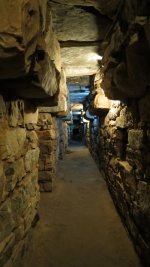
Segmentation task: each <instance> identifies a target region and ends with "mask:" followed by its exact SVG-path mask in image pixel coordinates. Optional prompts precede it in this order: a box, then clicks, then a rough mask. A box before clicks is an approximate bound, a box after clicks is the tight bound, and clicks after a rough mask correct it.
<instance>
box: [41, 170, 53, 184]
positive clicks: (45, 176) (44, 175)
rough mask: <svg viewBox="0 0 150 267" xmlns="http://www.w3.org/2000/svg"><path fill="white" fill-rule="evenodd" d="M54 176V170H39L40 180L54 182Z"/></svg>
mask: <svg viewBox="0 0 150 267" xmlns="http://www.w3.org/2000/svg"><path fill="white" fill-rule="evenodd" d="M54 176H55V174H54V172H52V171H39V182H45V181H50V182H52V181H53V179H54Z"/></svg>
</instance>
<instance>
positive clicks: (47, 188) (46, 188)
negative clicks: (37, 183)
mask: <svg viewBox="0 0 150 267" xmlns="http://www.w3.org/2000/svg"><path fill="white" fill-rule="evenodd" d="M43 187H44V191H45V192H52V190H53V186H52V183H51V182H45V183H43Z"/></svg>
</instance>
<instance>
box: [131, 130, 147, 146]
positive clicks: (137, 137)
mask: <svg viewBox="0 0 150 267" xmlns="http://www.w3.org/2000/svg"><path fill="white" fill-rule="evenodd" d="M143 138H144V133H143V130H129V133H128V143H129V146H130V147H131V148H132V149H141V148H142V147H143Z"/></svg>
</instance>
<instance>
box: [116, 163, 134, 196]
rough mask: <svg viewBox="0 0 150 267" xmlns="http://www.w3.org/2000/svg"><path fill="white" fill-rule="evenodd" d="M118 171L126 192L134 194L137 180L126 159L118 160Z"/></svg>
mask: <svg viewBox="0 0 150 267" xmlns="http://www.w3.org/2000/svg"><path fill="white" fill-rule="evenodd" d="M119 165H120V173H121V176H122V180H123V184H124V187H125V189H126V191H127V193H129V194H132V195H134V194H135V192H136V189H137V181H136V178H135V175H134V172H133V168H132V166H130V165H129V163H128V162H127V161H119Z"/></svg>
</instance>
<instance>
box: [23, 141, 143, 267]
mask: <svg viewBox="0 0 150 267" xmlns="http://www.w3.org/2000/svg"><path fill="white" fill-rule="evenodd" d="M28 249H29V252H28V254H27V256H26V258H24V262H23V267H27V266H28V267H33V266H36V267H120V266H121V267H140V266H141V264H140V262H139V259H138V257H137V256H136V253H135V252H134V249H133V245H132V243H131V241H130V239H129V237H128V235H127V233H126V230H125V229H124V227H123V225H122V222H121V220H120V218H119V216H118V214H117V212H116V210H115V207H114V205H113V202H112V200H111V198H110V196H109V193H108V190H107V187H106V185H105V181H104V180H103V179H102V178H101V176H100V173H99V170H98V168H97V166H96V164H95V163H94V161H93V159H92V157H91V155H90V153H89V151H88V150H87V148H86V147H84V146H81V145H80V146H78V147H77V146H72V147H69V151H68V154H67V155H66V156H65V159H63V160H61V161H60V163H59V174H58V178H57V181H56V185H55V189H54V191H53V193H52V194H45V193H43V194H41V203H40V221H39V222H38V224H37V226H36V227H35V229H34V231H33V235H32V238H31V241H30V247H29V248H28Z"/></svg>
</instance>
